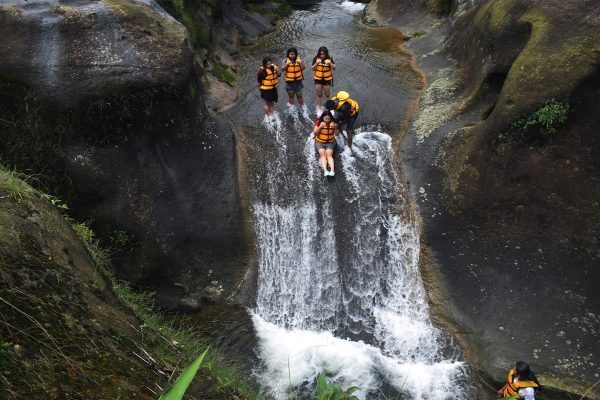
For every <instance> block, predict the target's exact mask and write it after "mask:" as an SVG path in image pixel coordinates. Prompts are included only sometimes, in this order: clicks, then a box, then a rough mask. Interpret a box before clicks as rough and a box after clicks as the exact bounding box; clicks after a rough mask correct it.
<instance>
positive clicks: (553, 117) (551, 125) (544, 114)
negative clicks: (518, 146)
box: [496, 99, 570, 143]
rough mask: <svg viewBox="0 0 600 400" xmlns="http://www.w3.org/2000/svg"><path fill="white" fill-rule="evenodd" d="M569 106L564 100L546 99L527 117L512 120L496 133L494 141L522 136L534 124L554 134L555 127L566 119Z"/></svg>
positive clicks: (504, 141)
mask: <svg viewBox="0 0 600 400" xmlns="http://www.w3.org/2000/svg"><path fill="white" fill-rule="evenodd" d="M569 108H570V106H569V103H568V102H566V101H565V102H561V101H556V100H555V99H552V100H548V101H547V102H546V103H545V104H544V105H543V106H542V107H540V108H539V109H538V110H537V111H535V112H534V113H533V114H531V115H530V116H529V117H527V118H519V119H516V120H514V121H513V122H512V124H511V125H510V127H509V128H508V130H506V131H504V132H500V133H499V134H498V136H497V137H496V143H506V142H508V141H509V140H510V139H511V138H513V137H515V136H521V137H523V136H524V135H525V133H526V132H527V130H528V129H529V128H531V127H535V126H538V127H540V126H541V127H543V128H544V129H546V130H547V131H548V133H549V134H551V135H552V134H555V133H556V128H557V127H558V126H559V125H562V124H564V123H565V122H566V121H567V117H568V114H569Z"/></svg>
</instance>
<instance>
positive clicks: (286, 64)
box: [281, 47, 306, 107]
mask: <svg viewBox="0 0 600 400" xmlns="http://www.w3.org/2000/svg"><path fill="white" fill-rule="evenodd" d="M305 68H306V66H305V65H304V63H303V62H302V60H301V59H300V57H298V50H296V48H295V47H290V48H289V49H288V51H287V55H286V56H285V60H284V61H283V65H282V66H281V70H282V71H285V90H286V91H287V94H288V102H289V104H290V106H293V105H294V96H296V98H297V99H298V106H300V107H304V98H303V97H302V88H303V87H304V85H303V84H302V80H303V79H304V76H303V74H302V71H304V69H305Z"/></svg>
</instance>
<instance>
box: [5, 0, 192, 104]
mask: <svg viewBox="0 0 600 400" xmlns="http://www.w3.org/2000/svg"><path fill="white" fill-rule="evenodd" d="M0 34H1V35H2V38H3V40H2V44H1V45H0V59H2V62H1V63H0V75H2V76H5V77H10V78H12V79H17V80H20V81H24V82H27V83H28V84H29V85H30V86H31V87H34V88H35V89H36V93H37V95H38V96H40V97H42V98H44V99H46V100H48V101H51V102H52V103H53V104H54V105H57V106H64V107H70V106H74V105H77V104H78V103H79V102H80V101H82V100H84V99H90V98H99V97H104V96H106V95H108V94H111V93H113V92H114V91H118V90H123V88H145V87H148V86H163V85H169V86H178V85H181V84H182V83H183V82H184V81H185V80H186V79H187V78H188V75H189V71H190V66H191V57H192V51H191V47H190V43H189V38H188V32H187V30H186V29H185V27H184V26H183V25H181V24H180V23H179V22H177V21H176V20H175V19H173V18H172V17H171V16H169V15H168V14H167V13H166V12H165V11H163V10H162V9H161V8H160V7H158V6H157V5H156V3H154V1H129V0H105V1H99V2H89V3H80V2H76V1H73V2H62V1H52V0H49V1H41V2H27V1H22V0H21V1H16V2H11V3H10V4H8V5H4V6H3V7H2V8H1V9H0Z"/></svg>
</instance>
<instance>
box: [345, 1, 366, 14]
mask: <svg viewBox="0 0 600 400" xmlns="http://www.w3.org/2000/svg"><path fill="white" fill-rule="evenodd" d="M366 6H367V5H366V4H364V3H357V2H354V1H348V0H345V1H343V2H342V3H341V4H340V7H342V8H345V9H346V10H348V11H350V12H351V13H357V12H360V11H362V10H364V9H365V7H366Z"/></svg>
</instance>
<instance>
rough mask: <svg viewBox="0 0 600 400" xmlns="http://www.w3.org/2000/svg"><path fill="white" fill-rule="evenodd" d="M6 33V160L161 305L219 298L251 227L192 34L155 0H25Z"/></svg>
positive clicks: (235, 273)
mask: <svg viewBox="0 0 600 400" xmlns="http://www.w3.org/2000/svg"><path fill="white" fill-rule="evenodd" d="M0 33H2V35H3V37H4V38H7V39H5V40H3V41H2V43H1V44H0V88H1V89H2V90H1V91H0V93H1V95H0V128H1V129H2V135H1V136H0V154H1V155H2V160H3V162H5V163H6V164H8V165H11V166H13V165H14V166H16V167H17V168H18V169H20V170H27V171H31V172H33V173H40V174H42V175H43V176H44V177H45V178H41V179H42V181H43V183H44V184H45V185H46V188H47V189H48V190H49V191H50V192H52V193H53V194H56V195H57V196H59V197H61V198H63V199H64V200H66V201H67V202H68V203H69V205H70V207H71V209H72V212H73V213H74V214H75V215H76V216H77V217H78V218H80V219H82V220H84V219H90V220H92V221H93V226H94V229H95V230H96V231H97V232H98V233H99V234H100V236H101V237H102V238H103V239H105V242H106V244H107V245H111V246H113V247H115V248H117V249H118V251H117V252H116V253H115V254H114V259H115V263H116V264H117V270H118V273H119V275H120V276H121V277H122V278H124V279H126V280H129V281H131V282H133V283H135V284H138V285H141V286H142V287H145V288H147V289H150V290H155V291H157V296H158V298H159V300H160V301H161V302H162V304H163V305H165V306H166V307H186V308H199V307H201V306H202V304H204V302H205V301H223V300H224V299H225V298H226V297H227V296H228V295H230V294H231V291H232V290H233V288H234V287H235V285H236V282H237V281H238V280H239V279H240V275H241V274H243V270H244V268H245V256H246V253H245V252H246V241H245V239H244V235H245V233H244V232H245V224H244V223H242V218H241V212H240V203H239V199H238V192H237V180H236V179H237V178H236V165H235V150H234V140H233V134H232V132H231V131H230V129H229V127H228V126H227V124H226V123H224V122H219V121H218V120H216V119H214V118H213V117H212V116H211V115H209V113H208V111H207V110H206V107H205V105H204V102H203V100H202V97H201V92H200V89H199V87H198V85H197V84H196V83H195V78H194V76H193V74H192V62H193V61H192V59H193V51H192V48H191V45H190V39H189V33H188V30H187V29H186V28H185V27H183V25H181V24H180V23H179V22H177V21H176V20H174V19H173V18H172V17H171V16H169V15H168V14H166V13H165V12H164V11H163V10H162V9H161V8H160V7H159V6H157V5H156V4H155V3H154V2H153V1H150V0H149V1H129V0H104V1H101V2H92V3H89V2H85V3H84V2H53V1H48V2H33V3H31V2H24V1H23V2H16V3H11V4H10V5H5V6H3V7H2V8H0ZM119 237H120V239H119ZM109 239H110V240H109ZM213 282H217V283H216V284H214V283H213Z"/></svg>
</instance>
